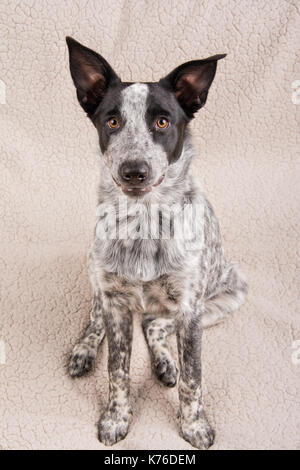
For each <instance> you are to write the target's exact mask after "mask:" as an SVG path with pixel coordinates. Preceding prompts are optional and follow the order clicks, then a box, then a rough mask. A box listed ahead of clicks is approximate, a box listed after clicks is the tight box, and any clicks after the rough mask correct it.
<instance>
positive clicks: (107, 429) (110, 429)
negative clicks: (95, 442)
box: [98, 408, 132, 446]
mask: <svg viewBox="0 0 300 470" xmlns="http://www.w3.org/2000/svg"><path fill="white" fill-rule="evenodd" d="M131 417H132V411H131V409H130V408H129V409H128V410H124V409H123V408H122V409H121V408H119V409H114V410H110V409H108V410H106V411H105V412H104V413H103V415H102V416H101V418H100V421H99V424H98V438H99V441H100V442H102V443H103V444H104V445H106V446H112V445H113V444H116V443H117V442H119V441H121V440H122V439H124V438H125V437H126V436H127V433H128V429H129V424H130V420H131Z"/></svg>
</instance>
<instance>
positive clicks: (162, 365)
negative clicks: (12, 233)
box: [66, 37, 247, 449]
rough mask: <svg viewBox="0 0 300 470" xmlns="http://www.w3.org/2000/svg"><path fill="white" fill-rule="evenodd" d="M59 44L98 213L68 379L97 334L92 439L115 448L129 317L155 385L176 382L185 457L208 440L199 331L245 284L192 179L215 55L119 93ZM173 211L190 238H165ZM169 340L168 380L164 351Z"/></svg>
mask: <svg viewBox="0 0 300 470" xmlns="http://www.w3.org/2000/svg"><path fill="white" fill-rule="evenodd" d="M66 40H67V45H68V49H69V56H70V71H71V75H72V78H73V82H74V85H75V87H76V91H77V97H78V100H79V103H80V105H81V106H82V108H83V109H84V111H85V112H86V113H87V115H88V117H89V118H90V120H91V121H92V123H93V124H94V126H95V127H96V129H97V132H98V136H99V144H100V149H101V152H100V166H101V171H100V190H99V212H98V219H97V224H96V230H95V238H94V242H93V246H92V248H91V251H90V255H89V270H90V278H91V283H92V286H93V290H94V300H93V304H92V313H91V322H90V324H89V326H88V328H87V330H86V332H85V333H84V335H83V337H82V338H81V339H80V340H79V342H78V343H77V344H76V346H75V348H74V350H73V353H72V356H71V359H70V363H69V372H70V374H71V376H72V377H78V376H81V375H83V374H85V373H86V372H88V371H89V370H90V369H91V368H92V366H93V363H94V360H95V357H96V355H97V350H98V347H99V345H100V344H101V342H102V340H103V338H104V336H105V334H106V336H107V339H108V351H109V359H108V371H109V400H108V405H107V408H106V409H105V411H104V412H103V414H102V416H101V418H100V421H99V426H98V435H99V439H100V441H101V442H103V443H104V444H105V445H112V444H115V443H116V442H118V441H119V440H121V439H123V438H124V437H125V436H126V434H127V432H128V428H129V425H130V420H131V417H132V408H131V404H130V378H129V368H130V355H131V343H132V315H136V314H137V313H138V312H140V314H141V316H142V318H143V320H142V328H143V331H144V335H145V339H146V341H147V344H148V346H149V350H150V355H151V363H152V368H153V372H154V374H155V375H156V377H157V379H158V380H159V381H160V382H162V383H163V384H164V385H166V386H168V387H173V386H175V385H176V383H177V381H178V375H179V384H178V388H179V414H178V419H179V430H180V433H181V435H182V437H183V438H184V439H186V440H187V441H188V442H190V443H191V444H192V446H194V447H196V448H199V449H207V448H208V447H210V446H211V445H212V443H213V440H214V432H213V430H212V428H211V426H210V425H209V423H208V420H207V418H206V415H205V411H204V408H203V403H202V392H201V361H200V357H201V336H202V329H203V328H205V327H209V326H212V325H215V324H217V323H218V322H220V321H221V320H223V319H224V318H226V316H227V315H229V314H230V313H231V312H233V311H234V310H236V309H237V308H238V307H239V306H240V305H241V304H242V302H243V301H244V299H245V296H246V293H247V283H246V280H245V278H244V276H243V274H242V272H241V271H240V269H239V268H238V266H237V265H236V264H234V263H232V262H230V261H228V260H227V259H226V258H225V255H224V252H223V249H222V246H221V238H220V230H219V225H218V221H217V219H216V217H215V215H214V212H213V209H212V207H211V205H210V203H209V202H208V201H207V199H206V198H205V196H204V194H203V192H202V190H201V188H200V186H199V184H198V182H197V181H195V179H194V178H193V175H192V170H191V167H190V164H191V161H192V159H193V158H194V157H195V154H196V152H195V150H194V147H193V144H192V141H191V136H190V133H189V129H188V124H189V122H190V121H191V120H192V118H193V117H194V114H195V113H196V112H197V111H198V110H199V109H200V108H202V106H204V104H205V102H206V99H207V94H208V90H209V88H210V86H211V84H212V81H213V79H214V76H215V73H216V68H217V62H218V61H219V60H220V59H222V58H224V57H225V54H223V55H215V56H213V57H209V58H207V59H204V60H194V61H191V62H187V63H184V64H183V65H180V66H179V67H177V68H175V70H173V71H172V72H171V73H169V74H168V75H167V76H165V77H164V78H162V79H161V80H159V81H158V82H154V83H152V82H151V83H150V82H149V83H148V82H147V83H140V82H139V83H131V82H122V81H121V79H120V78H119V77H118V75H117V74H116V73H115V72H114V70H113V69H112V67H111V66H110V65H109V64H108V62H107V61H106V60H105V59H104V58H103V57H102V56H101V55H99V54H97V53H96V52H94V51H92V50H90V49H88V48H87V47H85V46H83V45H81V44H80V43H78V42H77V41H75V40H74V39H72V38H70V37H67V38H66ZM122 205H123V206H124V205H125V206H126V210H123V209H124V207H123V206H122ZM122 207H123V208H122ZM154 207H155V208H156V209H157V208H158V209H157V211H156V212H157V214H156V215H157V217H155V216H154V212H155V211H153V208H154ZM174 207H175V208H177V209H178V208H179V209H180V208H181V209H182V212H184V210H183V209H184V208H185V207H189V209H191V210H189V211H186V212H187V216H186V217H185V219H184V224H179V225H180V226H182V225H185V227H187V229H188V230H187V232H188V233H192V237H185V236H183V235H182V236H181V237H177V236H175V217H174V214H175V212H176V211H175V210H173V209H172V208H174ZM170 208H171V210H170V211H169V217H167V218H165V217H164V216H165V213H168V210H169V209H170ZM177 209H176V210H177ZM112 214H113V217H112ZM137 214H139V215H138V216H137ZM165 219H167V223H165V222H166V220H165ZM181 220H182V219H181ZM195 222H196V225H197V222H198V225H197V227H196V228H195ZM177 226H178V224H177ZM104 227H105V230H102V231H101V229H103V228H104ZM150 229H151V230H150ZM103 232H105V233H106V236H103ZM150 232H151V233H150ZM149 233H150V235H151V236H149ZM124 234H125V235H124ZM174 332H175V333H176V336H177V344H178V358H179V371H178V368H177V365H176V362H175V360H174V359H173V357H172V356H171V353H170V352H169V349H168V343H167V337H168V336H169V335H170V334H172V333H174Z"/></svg>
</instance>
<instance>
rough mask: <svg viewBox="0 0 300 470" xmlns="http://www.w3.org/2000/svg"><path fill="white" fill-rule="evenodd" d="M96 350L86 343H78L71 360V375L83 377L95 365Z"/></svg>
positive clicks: (69, 367)
mask: <svg viewBox="0 0 300 470" xmlns="http://www.w3.org/2000/svg"><path fill="white" fill-rule="evenodd" d="M95 357H96V354H95V351H94V350H93V349H92V348H91V347H90V346H88V345H87V344H84V343H79V344H76V346H75V347H74V349H73V352H72V355H71V357H70V361H69V366H68V370H69V374H70V376H71V377H81V376H82V375H84V374H87V373H88V372H89V371H90V370H91V369H92V367H93V364H94V360H95Z"/></svg>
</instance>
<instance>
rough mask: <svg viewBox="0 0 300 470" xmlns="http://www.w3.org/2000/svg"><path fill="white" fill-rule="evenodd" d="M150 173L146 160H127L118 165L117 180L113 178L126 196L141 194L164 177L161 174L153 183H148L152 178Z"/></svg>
mask: <svg viewBox="0 0 300 470" xmlns="http://www.w3.org/2000/svg"><path fill="white" fill-rule="evenodd" d="M151 173H152V172H151V168H150V166H149V165H148V163H147V162H145V161H143V160H128V161H126V162H123V163H122V164H121V165H120V167H119V171H118V176H119V181H116V180H115V178H113V179H114V181H115V183H116V184H117V185H118V186H120V187H121V189H122V191H123V193H124V194H126V195H127V196H135V197H136V196H143V195H145V194H147V193H149V192H150V191H151V189H152V187H153V186H158V185H159V184H160V183H161V182H162V181H163V179H164V175H163V176H162V177H161V178H159V180H158V181H157V182H156V183H155V184H149V182H150V181H151V179H152V174H151Z"/></svg>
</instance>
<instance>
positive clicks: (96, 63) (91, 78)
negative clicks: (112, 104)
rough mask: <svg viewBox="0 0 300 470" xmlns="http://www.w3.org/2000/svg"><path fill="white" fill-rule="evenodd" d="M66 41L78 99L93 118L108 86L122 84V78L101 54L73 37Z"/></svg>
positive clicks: (67, 38)
mask: <svg viewBox="0 0 300 470" xmlns="http://www.w3.org/2000/svg"><path fill="white" fill-rule="evenodd" d="M66 41H67V45H68V48H69V55H70V72H71V75H72V78H73V82H74V85H75V87H76V90H77V98H78V101H79V103H80V104H81V106H82V107H83V109H84V110H85V111H86V113H87V114H88V116H89V117H90V118H91V117H92V116H93V114H94V112H95V111H96V109H97V107H98V105H99V103H100V102H101V100H102V99H103V97H104V95H105V93H106V90H107V89H108V86H109V85H111V84H112V83H113V82H118V81H119V82H120V78H119V77H118V76H117V74H116V73H115V72H114V70H113V69H112V68H111V66H110V65H109V63H108V62H106V60H105V59H104V57H102V56H101V55H100V54H97V52H94V51H92V50H91V49H88V48H87V47H85V46H83V45H82V44H80V43H79V42H77V41H75V39H73V38H71V37H66Z"/></svg>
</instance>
